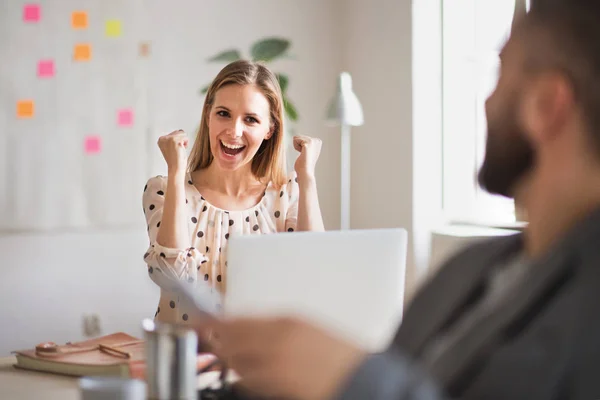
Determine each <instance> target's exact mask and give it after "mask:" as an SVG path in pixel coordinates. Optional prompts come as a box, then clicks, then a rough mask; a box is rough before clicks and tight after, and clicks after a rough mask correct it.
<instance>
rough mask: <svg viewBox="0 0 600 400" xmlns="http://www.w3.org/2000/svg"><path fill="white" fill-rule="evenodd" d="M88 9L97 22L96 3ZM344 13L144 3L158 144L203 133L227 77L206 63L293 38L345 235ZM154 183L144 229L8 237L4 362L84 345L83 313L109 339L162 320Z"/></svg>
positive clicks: (333, 208)
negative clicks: (205, 106)
mask: <svg viewBox="0 0 600 400" xmlns="http://www.w3.org/2000/svg"><path fill="white" fill-rule="evenodd" d="M119 1H122V2H126V1H127V0H119ZM41 3H42V5H43V6H45V7H51V4H52V2H50V1H49V0H48V1H41ZM85 5H86V6H88V7H90V8H89V9H88V10H89V11H90V12H93V5H92V3H85ZM338 6H339V5H338V4H337V2H336V1H334V0H331V1H328V0H303V1H292V0H285V1H274V0H251V1H248V2H244V3H243V4H242V3H241V2H239V1H238V0H203V1H200V0H176V1H169V2H165V1H162V0H149V1H146V2H144V7H146V9H147V11H146V12H147V15H146V17H147V18H146V19H145V20H144V19H142V18H141V19H140V21H145V22H144V23H145V24H146V25H145V29H146V33H147V35H148V37H150V38H151V40H152V42H153V43H152V47H151V54H152V58H151V60H150V62H149V64H148V67H147V69H146V70H145V71H144V72H143V73H144V74H146V75H147V76H145V77H140V79H142V78H144V79H147V81H148V82H149V87H147V88H146V90H147V91H148V96H149V99H150V101H149V102H148V104H147V106H146V107H147V109H146V110H144V111H143V114H144V115H147V116H148V118H149V121H150V130H151V132H150V133H151V135H152V136H153V137H154V138H157V137H158V136H159V135H161V134H164V133H167V132H168V131H170V130H173V129H179V128H182V129H185V130H187V131H188V132H190V133H191V132H192V131H193V130H194V129H195V127H196V124H197V123H198V121H199V118H200V111H201V105H202V98H201V97H199V96H198V95H197V92H198V89H199V88H200V87H202V86H204V84H206V83H208V82H209V81H210V79H212V78H213V77H214V75H215V74H216V73H217V71H218V70H219V69H220V68H221V67H222V65H219V64H208V63H206V61H205V60H206V59H207V58H208V57H210V56H212V55H214V54H215V53H217V52H219V51H221V50H223V49H226V48H229V47H240V48H242V49H244V50H246V49H247V48H248V47H249V46H250V44H251V43H252V42H253V41H254V40H256V39H259V38H261V37H263V36H266V35H269V36H271V35H281V36H283V37H286V38H289V39H291V40H292V53H293V54H294V55H295V56H296V60H286V61H280V62H278V63H277V64H274V65H273V66H274V69H276V70H279V69H281V71H283V72H286V73H288V74H289V75H290V77H291V82H290V87H289V95H290V98H291V99H293V100H294V101H295V103H296V106H297V108H298V110H299V112H300V113H301V121H300V122H299V123H298V125H297V126H296V128H295V129H296V132H297V133H302V134H307V135H311V136H316V137H320V138H322V139H323V142H324V145H323V152H322V155H321V159H320V162H319V167H318V171H317V173H318V179H319V185H320V188H321V196H320V199H321V206H322V210H323V214H324V218H325V223H326V226H327V227H328V228H336V227H337V226H339V216H338V212H337V207H338V204H339V198H338V196H337V193H338V190H339V183H338V182H339V168H338V161H339V151H338V147H339V146H338V144H339V139H338V138H337V136H336V135H335V131H334V130H333V131H332V130H330V129H329V128H325V127H324V124H323V116H324V112H325V109H326V105H327V103H328V101H329V97H330V96H331V94H332V93H333V91H334V89H335V82H336V76H337V73H338V71H339V70H340V68H341V61H342V60H341V50H340V48H341V45H340V35H339V31H338V29H339V18H340V17H339V9H338ZM67 23H68V21H67ZM140 23H142V22H140ZM9 38H10V37H3V38H0V40H9ZM154 143H155V140H150V143H149V146H150V147H149V149H148V151H149V152H150V154H151V155H152V158H151V159H152V160H153V161H152V162H151V163H150V165H149V166H148V168H149V170H150V173H151V174H157V173H164V172H165V169H164V167H163V164H162V161H161V160H160V156H159V152H158V151H157V150H156V148H155V146H154ZM123 173H124V174H126V173H127V171H123ZM114 179H119V177H118V176H115V177H114ZM143 185H144V182H139V185H137V186H136V187H131V188H130V190H132V191H136V192H139V195H140V208H139V216H140V226H139V228H135V229H131V230H121V231H102V232H75V233H73V234H35V235H8V236H7V235H4V236H0V254H2V260H1V261H0V305H1V306H0V356H1V355H2V354H7V353H8V352H9V351H11V350H15V349H17V348H22V347H31V346H33V345H35V344H37V343H39V342H41V341H47V340H53V341H56V342H65V341H68V340H78V339H81V338H82V327H81V325H82V316H83V315H84V314H91V313H97V314H98V315H99V316H100V323H101V328H102V329H103V333H107V332H112V331H116V330H123V331H126V332H130V333H133V334H140V329H139V322H140V320H141V318H143V317H145V316H153V315H154V310H155V306H156V303H157V298H158V291H157V289H156V288H155V287H154V286H153V284H152V283H151V282H150V280H149V279H148V278H147V275H146V269H145V267H144V264H143V261H142V258H141V257H142V255H143V254H144V251H145V249H146V246H147V238H146V236H145V235H146V232H145V226H144V223H143V214H142V209H141V194H142V188H143ZM32 195H33V196H35V193H33V194H32ZM40 201H43V199H42V198H40Z"/></svg>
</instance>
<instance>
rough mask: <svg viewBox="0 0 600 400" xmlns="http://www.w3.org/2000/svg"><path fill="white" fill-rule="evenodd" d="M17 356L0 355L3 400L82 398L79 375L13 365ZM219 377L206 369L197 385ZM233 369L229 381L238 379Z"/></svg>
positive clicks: (0, 384) (199, 385) (202, 385)
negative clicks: (47, 371) (19, 367)
mask: <svg viewBox="0 0 600 400" xmlns="http://www.w3.org/2000/svg"><path fill="white" fill-rule="evenodd" d="M16 362H17V359H16V358H15V357H13V356H10V357H0V399H1V400H22V399H25V400H28V399H35V400H38V399H44V400H79V399H80V394H79V377H70V376H64V375H55V374H49V373H45V372H35V371H26V370H23V369H17V368H15V367H13V364H15V363H16ZM218 377H219V372H217V371H214V372H206V373H204V374H201V375H199V376H198V380H197V383H198V388H199V389H200V388H205V387H207V386H209V385H210V384H211V383H212V382H214V381H216V380H217V379H218ZM238 379H239V378H238V376H237V375H235V373H233V372H230V374H229V376H228V381H229V382H230V383H234V382H236V381H237V380H238Z"/></svg>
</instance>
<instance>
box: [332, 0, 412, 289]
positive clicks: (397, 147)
mask: <svg viewBox="0 0 600 400" xmlns="http://www.w3.org/2000/svg"><path fill="white" fill-rule="evenodd" d="M340 4H342V5H344V8H343V10H342V11H343V16H344V19H343V28H342V29H343V36H344V47H343V50H344V54H343V60H344V62H343V66H344V68H345V69H347V70H348V72H350V73H351V74H352V78H353V82H354V89H355V92H356V94H357V96H358V97H359V99H360V101H361V103H362V105H363V111H364V115H365V125H364V126H362V127H358V128H354V129H353V131H352V178H351V179H352V183H351V184H352V187H351V190H352V204H351V209H352V218H351V226H352V228H354V229H370V228H391V227H403V228H406V229H407V230H408V231H409V232H410V233H411V235H412V229H413V199H412V188H413V136H412V131H413V121H412V67H411V63H412V43H411V41H412V33H411V29H412V25H411V15H412V14H411V10H412V5H411V1H410V0H397V1H390V0H370V1H363V0H347V1H341V2H340ZM407 268H408V269H407V281H406V282H407V290H406V294H407V296H410V294H411V292H412V287H413V280H414V275H415V272H414V251H413V239H412V237H410V239H409V252H408V262H407Z"/></svg>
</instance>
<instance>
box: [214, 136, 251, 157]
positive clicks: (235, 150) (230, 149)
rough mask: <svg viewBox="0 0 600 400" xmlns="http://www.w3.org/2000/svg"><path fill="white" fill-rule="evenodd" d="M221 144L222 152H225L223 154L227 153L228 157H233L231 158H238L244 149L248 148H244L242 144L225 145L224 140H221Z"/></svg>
mask: <svg viewBox="0 0 600 400" xmlns="http://www.w3.org/2000/svg"><path fill="white" fill-rule="evenodd" d="M220 142H221V150H223V153H225V154H226V155H228V156H231V157H235V156H237V155H238V154H240V153H241V152H242V151H244V149H245V148H246V146H244V145H242V144H227V143H224V142H223V141H222V140H220Z"/></svg>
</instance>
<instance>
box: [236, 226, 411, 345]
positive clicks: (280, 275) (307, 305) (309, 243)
mask: <svg viewBox="0 0 600 400" xmlns="http://www.w3.org/2000/svg"><path fill="white" fill-rule="evenodd" d="M406 251H407V232H406V230H404V229H373V230H348V231H328V232H292V233H280V234H270V235H245V236H244V235H242V236H234V237H231V238H230V242H229V248H228V260H227V262H228V268H227V292H226V296H225V298H224V313H225V315H226V316H230V317H231V316H283V315H288V316H295V317H299V318H302V319H304V320H307V321H309V322H312V323H314V324H317V325H318V326H320V327H322V328H325V329H326V330H328V331H330V332H331V333H333V334H336V335H338V336H340V337H343V338H345V339H347V340H349V341H352V342H354V343H355V344H357V345H358V346H361V347H362V348H364V349H366V350H368V351H373V352H377V351H381V350H384V349H385V348H386V347H387V346H388V345H389V344H390V342H391V341H392V340H393V336H394V333H395V331H396V329H397V327H398V325H399V324H400V320H401V317H402V306H403V300H404V277H405V271H406Z"/></svg>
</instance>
